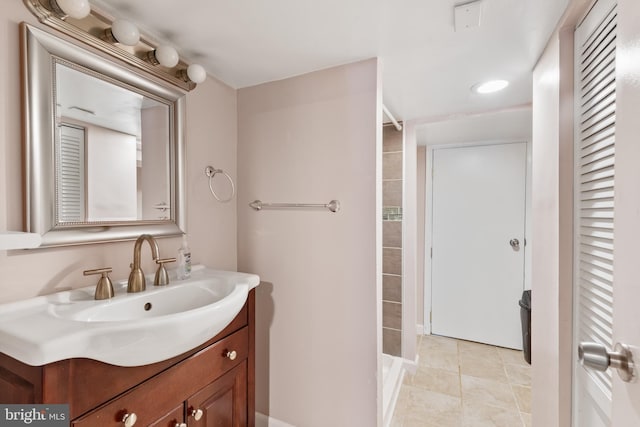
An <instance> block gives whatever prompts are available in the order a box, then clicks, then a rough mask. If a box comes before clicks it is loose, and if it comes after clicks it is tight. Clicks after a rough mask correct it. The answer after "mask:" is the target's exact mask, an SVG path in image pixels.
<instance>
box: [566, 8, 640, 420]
mask: <svg viewBox="0 0 640 427" xmlns="http://www.w3.org/2000/svg"><path fill="white" fill-rule="evenodd" d="M618 3H619V4H618V5H617V6H616V4H615V1H613V0H600V1H598V2H597V3H596V4H595V5H594V6H593V8H592V9H591V11H590V12H589V14H588V15H587V17H586V18H585V19H584V20H583V22H582V23H581V25H580V26H579V27H578V28H577V29H576V40H575V42H576V64H577V67H576V83H577V84H576V99H577V101H578V102H577V115H576V117H577V119H578V120H577V123H576V147H577V150H576V154H577V155H576V158H577V168H576V171H578V173H577V175H576V190H578V191H577V192H576V193H577V194H576V196H577V197H576V209H575V211H576V250H575V252H576V273H575V280H574V281H575V285H574V289H575V294H576V304H575V307H576V317H575V321H574V322H575V323H574V325H575V326H574V330H575V338H576V346H578V345H580V348H581V351H578V357H580V358H582V359H583V363H584V365H585V366H580V364H578V362H577V360H576V361H574V365H575V366H574V374H575V375H574V379H575V381H574V401H573V425H574V426H575V427H592V426H593V427H600V426H614V427H618V426H620V427H626V426H637V425H640V384H639V383H638V381H637V371H636V372H635V373H634V372H633V370H632V369H628V366H627V365H628V362H629V359H635V362H636V363H637V362H638V357H639V354H638V346H639V345H640V328H639V327H638V308H637V307H638V301H640V259H639V258H640V256H639V253H638V242H639V241H640V191H639V185H638V183H640V168H639V167H638V164H640V146H639V144H638V113H637V112H638V109H639V108H640V88H639V87H638V84H637V82H638V78H639V76H640V67H639V66H638V65H637V64H638V63H637V58H638V51H637V48H636V49H629V48H628V47H627V46H630V45H633V44H636V45H637V43H638V42H640V4H639V3H638V2H637V0H620V1H619V2H618ZM616 46H619V47H618V48H617V47H616ZM631 64H635V65H631ZM614 153H615V154H614ZM614 170H615V172H614ZM614 177H615V180H614ZM614 185H615V191H614ZM614 206H615V215H614ZM614 242H615V247H614ZM619 344H623V345H628V346H629V347H628V348H629V350H630V352H629V353H628V354H627V352H626V351H625V350H624V349H623V348H620V347H619ZM614 345H615V346H616V348H614ZM578 357H577V358H578ZM577 358H576V359H577ZM609 364H611V365H612V366H613V365H615V364H618V365H621V368H620V369H612V368H610V369H606V368H607V365H609ZM631 375H635V376H636V379H633V378H630V376H631Z"/></svg>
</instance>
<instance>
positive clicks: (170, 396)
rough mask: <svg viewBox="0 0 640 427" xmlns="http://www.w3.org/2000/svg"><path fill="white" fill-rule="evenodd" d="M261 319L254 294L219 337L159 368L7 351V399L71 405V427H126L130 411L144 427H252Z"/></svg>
mask: <svg viewBox="0 0 640 427" xmlns="http://www.w3.org/2000/svg"><path fill="white" fill-rule="evenodd" d="M254 321H255V291H253V290H252V291H251V292H250V293H249V298H248V299H247V303H246V304H245V306H244V307H243V309H242V310H241V311H240V313H239V314H238V315H237V316H236V318H235V319H234V320H233V321H232V322H231V324H229V326H227V328H225V329H224V330H223V331H222V332H221V333H220V334H218V335H217V336H216V337H214V338H213V339H212V340H209V341H208V342H206V343H204V344H203V345H201V346H199V347H197V348H195V349H193V350H191V351H189V352H186V353H184V354H182V355H180V356H177V357H175V358H172V359H169V360H165V361H162V362H159V363H154V364H152V365H145V366H138V367H130V368H125V367H120V366H113V365H108V364H105V363H101V362H97V361H94V360H89V359H70V360H64V361H60V362H55V363H51V364H48V365H45V366H29V365H25V364H23V363H21V362H19V361H17V360H15V359H12V358H10V357H8V356H6V355H4V354H0V402H1V403H68V404H69V405H70V418H71V426H72V427H122V426H124V425H125V423H124V422H123V419H124V418H125V416H126V415H127V414H135V417H136V418H137V421H136V423H135V426H142V427H146V426H155V427H185V426H188V427H199V426H202V427H205V426H207V427H209V426H216V427H245V426H250V427H253V426H254V425H255V398H254V393H255V387H254V378H255V367H254V366H255V361H254V358H255V347H254V343H255V325H254ZM168 345H170V343H168ZM129 417H131V415H129Z"/></svg>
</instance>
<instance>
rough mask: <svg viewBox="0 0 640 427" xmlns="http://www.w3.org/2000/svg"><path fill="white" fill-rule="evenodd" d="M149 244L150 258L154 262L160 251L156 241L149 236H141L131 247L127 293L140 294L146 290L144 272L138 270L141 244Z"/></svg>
mask: <svg viewBox="0 0 640 427" xmlns="http://www.w3.org/2000/svg"><path fill="white" fill-rule="evenodd" d="M145 240H146V241H147V242H149V246H151V256H152V257H153V260H154V261H157V260H158V259H160V256H159V254H160V251H159V250H158V243H156V239H154V238H153V236H152V235H150V234H143V235H141V236H140V237H138V239H137V240H136V244H135V245H134V247H133V264H131V273H130V274H129V282H128V284H127V292H142V291H144V290H145V289H146V287H147V285H146V283H145V280H144V272H143V271H142V268H140V250H141V249H142V243H144V241H145Z"/></svg>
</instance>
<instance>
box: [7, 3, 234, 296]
mask: <svg viewBox="0 0 640 427" xmlns="http://www.w3.org/2000/svg"><path fill="white" fill-rule="evenodd" d="M21 21H27V22H28V23H30V24H33V25H36V26H39V24H38V23H37V20H36V19H35V17H33V16H32V15H31V14H30V13H29V11H28V10H27V9H26V7H25V6H24V5H23V3H22V2H21V1H18V0H12V1H4V2H2V3H1V5H0V93H1V94H2V98H1V101H0V230H2V231H4V230H22V229H23V216H24V210H23V207H22V204H23V177H22V173H23V168H22V143H21V137H22V129H21V106H20V85H19V81H20V50H19V32H18V24H19V23H20V22H21ZM186 124H187V138H186V144H187V174H188V178H187V200H188V227H189V231H190V232H191V235H190V243H191V251H192V254H193V260H194V262H201V263H206V264H208V265H210V266H213V267H216V268H224V269H231V270H233V269H235V268H236V206H235V201H234V202H232V203H229V204H220V203H218V202H216V201H214V200H213V198H212V197H211V196H210V195H209V189H208V187H207V181H206V180H207V178H206V177H205V176H204V173H203V170H204V167H205V166H206V165H207V164H213V165H214V166H216V167H218V168H223V169H225V170H226V171H228V172H229V173H230V174H231V175H232V176H235V174H236V141H237V121H236V91H235V90H233V89H231V88H229V87H227V86H225V85H223V84H221V83H219V82H218V81H216V80H213V79H208V80H207V81H206V82H204V83H203V84H201V85H198V88H197V89H195V90H194V91H193V92H190V93H189V94H188V95H187V123H186ZM196 231H197V232H196ZM159 244H160V249H161V254H162V255H163V256H174V255H175V254H176V252H177V249H178V246H179V245H180V240H179V239H176V238H172V239H162V240H160V241H159ZM145 251H148V249H145ZM132 253H133V243H132V242H124V243H110V244H101V245H85V246H80V247H70V248H57V249H39V250H33V251H8V252H7V251H0V277H1V278H2V279H1V280H0V302H8V301H15V300H19V299H23V298H29V297H33V296H36V295H39V294H45V293H51V292H54V291H57V290H60V289H63V288H68V287H79V286H87V285H92V284H94V283H95V278H94V277H84V276H82V270H85V269H90V268H96V267H103V266H105V267H106V266H110V267H113V274H112V277H113V278H115V279H123V278H126V277H127V276H128V273H129V263H130V262H131V258H132ZM147 253H149V252H147ZM145 258H149V259H150V258H151V257H150V256H148V257H147V256H145ZM145 267H146V268H145ZM143 268H145V269H146V270H148V271H149V272H152V271H153V266H152V265H151V263H150V262H148V261H147V262H146V263H145V264H144V265H143Z"/></svg>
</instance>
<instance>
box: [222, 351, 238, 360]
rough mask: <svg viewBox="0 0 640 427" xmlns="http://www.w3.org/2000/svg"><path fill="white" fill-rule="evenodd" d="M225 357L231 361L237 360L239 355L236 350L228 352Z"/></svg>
mask: <svg viewBox="0 0 640 427" xmlns="http://www.w3.org/2000/svg"><path fill="white" fill-rule="evenodd" d="M224 357H226V358H227V359H229V360H236V357H238V353H236V351H235V350H231V351H228V350H227V352H226V353H225V354H224Z"/></svg>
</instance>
